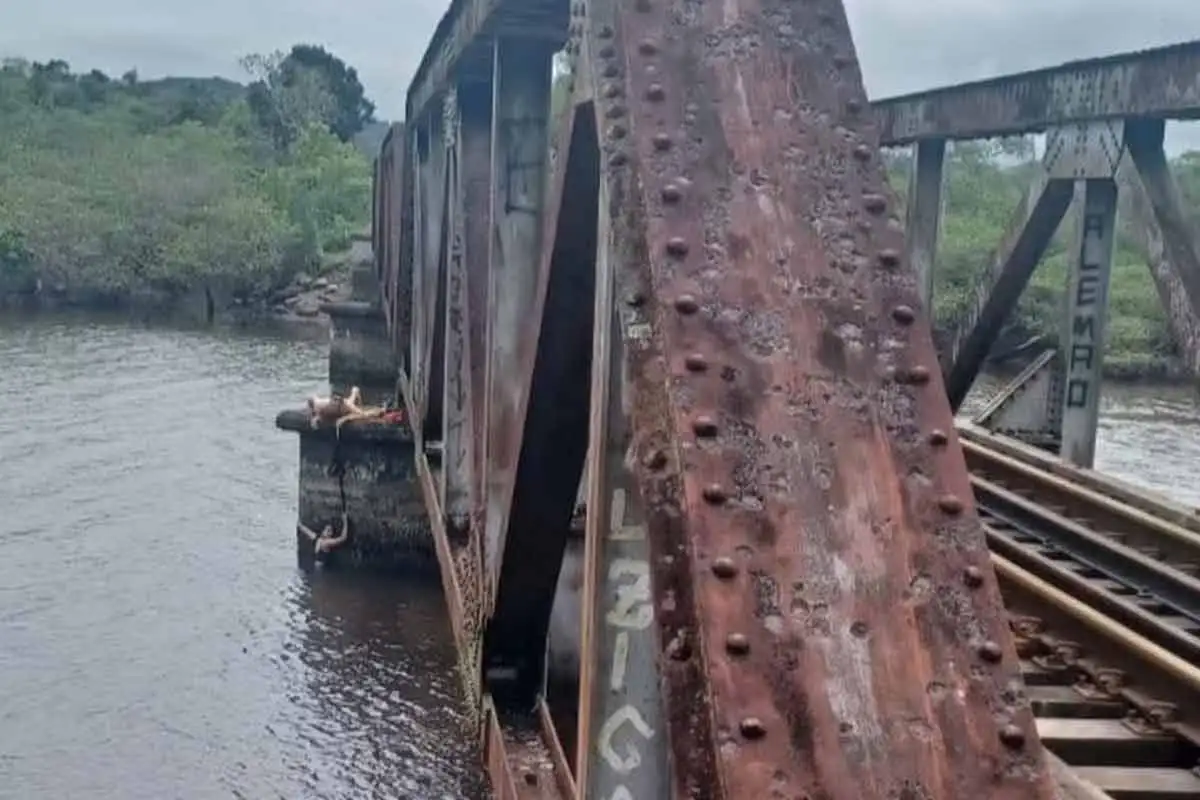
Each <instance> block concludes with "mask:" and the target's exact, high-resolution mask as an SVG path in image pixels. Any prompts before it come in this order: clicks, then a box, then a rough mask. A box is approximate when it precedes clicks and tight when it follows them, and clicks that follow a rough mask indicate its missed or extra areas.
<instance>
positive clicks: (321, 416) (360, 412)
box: [306, 386, 404, 434]
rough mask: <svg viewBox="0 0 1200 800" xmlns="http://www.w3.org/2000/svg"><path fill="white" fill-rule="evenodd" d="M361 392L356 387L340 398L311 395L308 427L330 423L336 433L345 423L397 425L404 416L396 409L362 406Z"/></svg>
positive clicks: (339, 396) (308, 404)
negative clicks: (373, 420) (360, 422)
mask: <svg viewBox="0 0 1200 800" xmlns="http://www.w3.org/2000/svg"><path fill="white" fill-rule="evenodd" d="M360 403H362V392H361V391H360V390H359V388H358V387H357V386H352V387H351V388H350V394H349V395H347V396H346V397H342V396H341V395H339V394H333V395H330V396H329V397H320V396H318V395H313V396H312V397H309V398H308V400H307V401H306V405H307V406H308V417H309V425H311V426H312V427H313V428H314V429H316V428H317V427H318V426H319V425H320V424H321V423H329V422H332V423H333V424H334V427H335V428H336V429H337V431H338V433H339V434H340V433H341V432H342V426H343V425H345V424H346V423H347V422H354V421H356V420H365V419H381V420H383V421H385V422H391V423H399V422H401V421H403V419H404V414H403V412H402V411H400V410H397V409H389V408H387V407H386V406H363V405H360Z"/></svg>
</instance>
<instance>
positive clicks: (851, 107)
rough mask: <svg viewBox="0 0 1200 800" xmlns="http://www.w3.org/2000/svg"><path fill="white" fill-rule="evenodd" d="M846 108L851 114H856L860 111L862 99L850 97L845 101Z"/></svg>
mask: <svg viewBox="0 0 1200 800" xmlns="http://www.w3.org/2000/svg"><path fill="white" fill-rule="evenodd" d="M846 110H847V111H849V112H850V113H851V114H857V113H858V112H860V111H862V100H859V99H858V98H857V97H851V98H850V99H849V100H847V101H846Z"/></svg>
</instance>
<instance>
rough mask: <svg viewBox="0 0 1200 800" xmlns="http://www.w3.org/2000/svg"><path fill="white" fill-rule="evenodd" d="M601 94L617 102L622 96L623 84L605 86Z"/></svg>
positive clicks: (607, 84)
mask: <svg viewBox="0 0 1200 800" xmlns="http://www.w3.org/2000/svg"><path fill="white" fill-rule="evenodd" d="M600 94H601V95H603V96H604V98H605V99H607V100H615V99H616V98H618V97H620V96H621V84H619V83H606V84H604V89H603V90H602V91H601V92H600Z"/></svg>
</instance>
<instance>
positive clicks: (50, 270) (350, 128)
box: [0, 45, 374, 308]
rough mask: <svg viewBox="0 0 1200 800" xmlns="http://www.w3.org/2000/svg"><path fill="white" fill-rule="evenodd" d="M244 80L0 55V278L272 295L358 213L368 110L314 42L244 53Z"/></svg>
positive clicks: (158, 296)
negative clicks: (148, 76)
mask: <svg viewBox="0 0 1200 800" xmlns="http://www.w3.org/2000/svg"><path fill="white" fill-rule="evenodd" d="M244 66H246V68H247V70H248V71H249V72H250V77H251V79H252V80H251V81H250V83H249V85H248V86H246V85H241V84H238V83H236V82H233V81H227V80H222V79H216V78H213V79H196V78H165V79H161V80H154V81H143V80H140V79H139V77H138V75H137V74H136V72H133V71H131V72H128V73H126V74H124V75H122V76H120V77H112V76H108V75H106V74H104V73H102V72H99V71H95V70H93V71H91V72H73V71H72V70H71V68H70V67H69V65H68V64H66V63H65V62H63V61H50V62H47V63H30V62H27V61H22V60H16V59H10V60H7V61H4V62H3V64H2V66H0V186H3V187H4V188H3V191H2V192H0V294H3V295H6V296H7V297H8V298H10V299H12V298H14V297H16V298H18V299H23V298H31V297H36V298H38V299H39V300H53V301H54V302H55V303H56V304H59V305H61V304H65V305H78V306H84V307H90V308H96V307H122V306H126V305H131V304H136V303H138V302H148V303H150V304H151V305H157V306H161V307H169V306H170V305H171V303H172V302H173V301H174V300H176V299H178V298H181V297H185V296H187V295H188V294H189V293H193V292H195V291H197V290H198V289H199V290H203V291H205V292H207V293H209V295H210V297H211V296H213V295H215V296H216V297H218V298H221V299H222V300H224V301H227V302H231V303H237V304H252V303H255V302H258V303H260V304H261V303H267V302H269V298H270V297H271V295H272V293H273V292H275V291H276V290H278V289H279V288H280V287H283V286H286V285H288V284H289V283H290V282H291V281H292V280H293V278H294V277H295V276H297V275H298V274H307V275H315V274H317V273H319V272H320V271H321V270H322V269H323V267H325V266H326V265H327V264H328V263H329V261H330V256H331V254H336V253H338V252H341V251H345V250H346V249H347V248H348V246H349V244H350V241H351V237H352V235H353V234H354V233H355V232H357V231H359V230H361V229H362V228H363V227H364V226H366V225H367V224H368V222H369V217H370V161H369V158H368V157H367V156H366V155H365V154H364V153H363V152H362V151H361V150H360V149H359V148H356V147H355V146H354V144H353V142H352V140H353V139H354V137H356V136H358V135H359V134H360V132H361V131H362V130H363V129H364V127H366V126H367V125H368V124H371V123H373V122H374V106H373V105H372V104H371V103H370V102H369V101H367V100H366V98H365V96H364V93H363V88H362V85H361V84H360V83H359V81H358V77H357V75H356V74H355V72H354V70H353V69H352V68H349V67H347V66H346V65H345V64H344V63H342V62H341V61H340V60H339V59H337V58H336V57H334V56H332V55H331V54H329V53H327V52H325V51H324V50H322V49H320V48H315V47H310V46H303V45H302V46H297V47H295V48H293V50H292V52H291V53H288V54H286V55H285V54H282V53H276V54H272V55H269V56H253V57H249V58H247V59H245V61H244Z"/></svg>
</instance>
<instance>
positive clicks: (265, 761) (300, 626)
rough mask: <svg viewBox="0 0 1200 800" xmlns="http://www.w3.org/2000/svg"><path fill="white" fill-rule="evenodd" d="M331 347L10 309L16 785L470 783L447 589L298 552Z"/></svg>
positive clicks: (7, 478) (12, 771)
mask: <svg viewBox="0 0 1200 800" xmlns="http://www.w3.org/2000/svg"><path fill="white" fill-rule="evenodd" d="M325 354H326V344H325V340H324V338H323V337H319V338H317V339H315V340H314V341H310V342H296V341H292V340H288V339H283V338H268V337H262V336H255V337H251V336H242V335H214V334H212V333H205V332H199V331H197V332H179V331H163V330H150V329H139V328H133V327H128V326H120V325H103V324H87V325H85V324H81V323H79V322H78V321H72V322H69V323H68V322H62V321H59V322H53V321H49V322H47V321H38V322H36V323H35V322H29V321H26V322H13V321H9V322H6V323H0V364H3V367H4V368H3V370H0V396H3V397H4V398H5V400H6V402H5V408H6V410H7V413H6V414H5V415H3V416H0V508H2V509H3V511H2V513H0V797H4V798H9V797H11V798H14V800H16V799H17V798H20V800H26V799H27V798H28V799H30V800H36V799H40V798H50V799H53V800H58V799H59V798H106V799H107V798H114V799H115V798H120V800H139V799H140V798H147V800H150V799H151V798H153V800H165V799H166V798H222V797H244V798H252V799H253V800H258V799H259V798H269V797H279V798H289V800H291V799H292V798H343V797H353V798H368V797H390V798H414V799H415V800H426V799H427V798H428V799H429V800H437V799H439V798H454V799H455V800H457V798H472V797H475V796H477V795H478V787H477V785H476V783H475V782H476V781H477V780H478V756H477V755H476V754H475V753H474V752H473V751H472V749H471V747H470V745H469V740H470V737H469V736H467V735H466V734H465V732H464V730H463V728H462V722H463V721H462V719H461V718H460V714H459V699H458V697H457V694H456V693H457V683H456V680H455V678H454V674H453V672H452V670H451V663H452V654H451V651H450V648H451V645H450V643H449V641H448V637H447V633H446V622H445V619H444V610H443V607H442V602H441V598H440V590H439V589H438V587H437V586H436V585H422V584H418V583H414V582H412V581H406V582H399V581H397V580H396V579H390V580H388V579H383V578H365V577H362V576H358V575H355V576H348V575H338V574H337V573H334V572H327V573H321V572H318V573H315V574H313V575H311V576H306V575H304V574H303V573H301V572H299V571H298V570H297V569H296V567H295V557H294V551H293V547H292V541H293V540H292V528H293V525H294V522H295V502H296V501H295V491H296V469H297V463H296V453H297V445H296V441H295V438H294V437H293V436H290V435H285V434H283V433H279V432H277V431H275V430H274V429H273V427H272V424H271V422H272V419H273V417H274V414H275V412H276V411H278V410H279V409H280V408H282V407H285V406H286V405H289V404H291V403H294V402H295V401H296V398H298V397H301V396H303V395H304V394H306V393H308V392H312V391H315V390H318V389H320V388H322V386H323V384H324V380H325V369H326V367H325ZM24 398H29V399H28V401H26V400H24Z"/></svg>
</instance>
